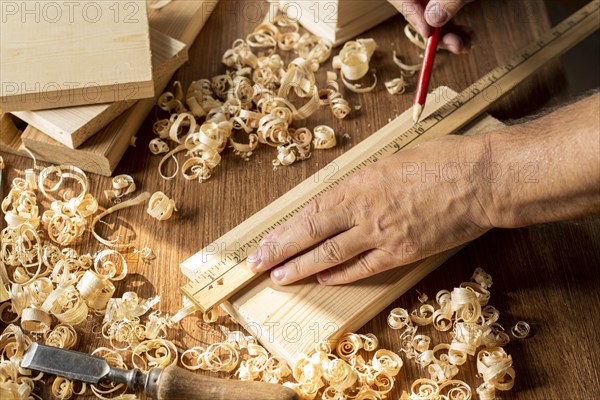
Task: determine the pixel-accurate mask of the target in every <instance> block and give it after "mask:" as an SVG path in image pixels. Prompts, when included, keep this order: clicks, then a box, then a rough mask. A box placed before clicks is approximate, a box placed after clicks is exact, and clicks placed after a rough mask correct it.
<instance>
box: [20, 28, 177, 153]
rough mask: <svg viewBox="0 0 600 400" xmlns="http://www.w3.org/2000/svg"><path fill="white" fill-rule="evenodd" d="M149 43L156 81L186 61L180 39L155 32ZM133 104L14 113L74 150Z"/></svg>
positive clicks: (151, 34)
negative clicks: (157, 77) (158, 77)
mask: <svg viewBox="0 0 600 400" xmlns="http://www.w3.org/2000/svg"><path fill="white" fill-rule="evenodd" d="M150 43H151V47H152V68H153V70H154V75H155V79H156V76H164V75H168V74H169V73H172V71H174V70H176V69H178V68H179V67H181V66H182V65H183V63H185V62H186V61H187V50H186V45H185V44H184V43H182V42H180V41H178V40H175V39H173V38H171V37H169V36H166V35H164V34H162V33H160V32H159V31H157V30H155V29H152V30H151V32H150ZM134 104H135V100H128V101H119V102H115V103H109V104H94V105H87V106H77V107H67V108H59V109H52V110H38V111H15V112H13V113H12V114H14V115H15V116H17V117H18V118H19V119H21V120H23V121H25V122H27V123H29V124H30V125H32V126H33V127H35V128H36V129H38V130H40V131H41V132H43V133H45V134H46V135H48V136H50V137H51V138H53V139H54V140H56V141H57V142H60V143H62V144H64V145H65V146H67V147H70V148H72V149H75V148H77V147H79V146H80V145H81V144H82V143H83V142H85V141H86V140H87V139H88V138H90V137H91V136H93V135H94V134H95V133H97V132H98V131H99V130H100V129H102V128H103V127H105V126H106V125H107V124H108V123H109V122H111V121H112V120H114V119H115V118H116V117H118V116H119V115H120V114H121V113H123V112H124V111H125V110H127V109H128V108H129V107H131V106H133V105H134Z"/></svg>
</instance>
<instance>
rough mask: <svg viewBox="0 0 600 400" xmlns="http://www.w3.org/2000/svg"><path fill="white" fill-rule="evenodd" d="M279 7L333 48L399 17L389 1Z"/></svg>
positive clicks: (290, 0)
mask: <svg viewBox="0 0 600 400" xmlns="http://www.w3.org/2000/svg"><path fill="white" fill-rule="evenodd" d="M279 8H280V9H281V10H282V12H284V13H285V14H286V15H287V16H288V17H290V18H292V19H296V20H298V22H300V24H301V25H302V26H304V27H305V28H306V29H307V30H308V31H310V32H311V33H313V34H315V35H317V36H319V37H323V38H325V39H327V40H329V41H331V42H332V43H333V44H334V46H338V45H340V44H343V43H344V42H346V41H348V40H351V39H353V38H356V37H357V36H358V35H360V34H361V33H363V32H365V31H367V30H369V29H371V28H372V27H374V26H375V25H378V24H379V23H381V22H383V21H385V20H386V19H388V18H390V17H393V16H394V15H397V14H398V11H397V10H396V9H395V8H394V7H393V6H392V5H391V4H390V3H389V2H388V1H386V0H352V1H296V0H283V1H280V3H279Z"/></svg>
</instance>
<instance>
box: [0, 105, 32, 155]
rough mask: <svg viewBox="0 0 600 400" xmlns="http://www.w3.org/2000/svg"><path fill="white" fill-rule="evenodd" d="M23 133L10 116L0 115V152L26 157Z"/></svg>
mask: <svg viewBox="0 0 600 400" xmlns="http://www.w3.org/2000/svg"><path fill="white" fill-rule="evenodd" d="M21 133H22V132H21V131H20V130H19V129H18V128H17V127H16V126H15V124H14V122H13V117H12V115H10V114H7V113H4V114H0V150H2V151H3V152H6V153H10V154H15V155H18V156H24V155H26V154H27V153H25V150H23V147H22V145H23V142H22V141H21Z"/></svg>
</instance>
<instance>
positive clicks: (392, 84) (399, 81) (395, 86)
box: [385, 77, 406, 95]
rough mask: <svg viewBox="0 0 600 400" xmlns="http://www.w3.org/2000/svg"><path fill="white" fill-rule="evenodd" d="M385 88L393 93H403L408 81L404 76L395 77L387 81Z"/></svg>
mask: <svg viewBox="0 0 600 400" xmlns="http://www.w3.org/2000/svg"><path fill="white" fill-rule="evenodd" d="M385 88H386V89H387V91H388V92H389V93H390V94H391V95H394V94H403V93H404V92H405V91H406V81H405V80H404V77H400V78H395V79H392V80H391V81H387V82H385Z"/></svg>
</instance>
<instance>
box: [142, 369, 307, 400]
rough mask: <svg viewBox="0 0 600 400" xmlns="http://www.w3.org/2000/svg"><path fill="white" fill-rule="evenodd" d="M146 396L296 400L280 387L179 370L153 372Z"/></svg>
mask: <svg viewBox="0 0 600 400" xmlns="http://www.w3.org/2000/svg"><path fill="white" fill-rule="evenodd" d="M145 386H146V387H145V392H146V394H147V395H148V396H151V397H152V398H154V399H161V400H162V399H165V400H172V399H175V400H178V399H181V400H246V399H260V400H297V399H298V396H297V395H296V393H295V392H294V391H293V390H292V389H289V388H286V387H285V386H281V385H275V384H272V383H264V382H249V381H239V380H234V379H219V378H212V377H209V376H204V375H200V374H197V373H193V372H190V371H186V370H184V369H182V368H179V367H174V366H173V367H167V368H165V369H164V370H162V369H158V368H154V369H151V370H150V372H149V373H148V377H147V381H146V385H145Z"/></svg>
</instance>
